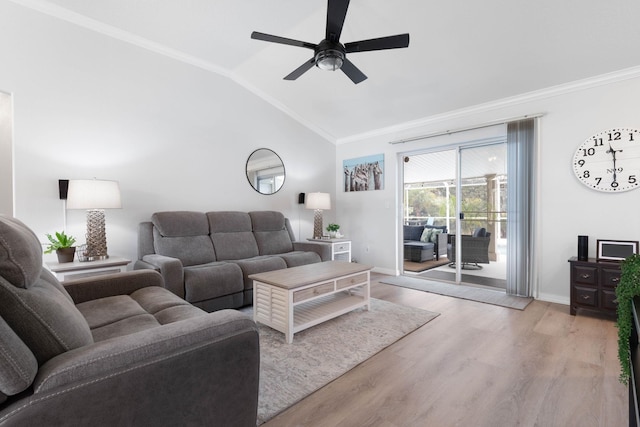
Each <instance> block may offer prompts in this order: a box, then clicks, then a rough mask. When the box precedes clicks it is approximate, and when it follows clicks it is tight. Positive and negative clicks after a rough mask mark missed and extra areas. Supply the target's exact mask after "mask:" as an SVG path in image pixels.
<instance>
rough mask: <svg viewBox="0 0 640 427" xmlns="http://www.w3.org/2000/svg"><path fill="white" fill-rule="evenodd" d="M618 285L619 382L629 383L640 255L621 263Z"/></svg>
mask: <svg viewBox="0 0 640 427" xmlns="http://www.w3.org/2000/svg"><path fill="white" fill-rule="evenodd" d="M621 270H622V273H621V275H620V283H619V284H618V286H616V297H617V299H618V308H617V314H618V320H617V323H616V325H617V327H618V359H619V360H620V369H621V373H620V382H622V383H623V384H628V383H629V378H630V376H631V359H630V356H631V355H630V352H629V340H630V338H631V332H632V330H633V326H632V322H633V309H632V304H633V298H634V297H635V296H638V295H640V255H638V254H634V255H631V256H630V257H628V258H626V259H625V260H624V261H622V264H621Z"/></svg>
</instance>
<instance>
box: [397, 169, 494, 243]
mask: <svg viewBox="0 0 640 427" xmlns="http://www.w3.org/2000/svg"><path fill="white" fill-rule="evenodd" d="M429 184H432V185H429ZM449 188H450V193H449V200H448V202H449V210H448V212H449V215H455V211H456V195H455V186H454V183H453V182H452V183H450V187H449ZM500 194H501V200H500V210H501V211H502V219H505V217H506V197H505V196H502V195H504V194H506V188H503V191H501V192H500ZM406 195H407V201H406V206H407V211H406V212H405V218H409V217H410V218H425V219H426V218H429V217H433V218H435V222H434V225H446V217H447V193H446V189H445V187H444V185H443V184H440V185H437V183H425V186H424V187H422V188H421V187H414V186H411V187H409V188H408V189H407V191H406ZM462 212H464V213H465V216H466V218H465V221H464V223H463V224H464V225H463V227H464V228H463V230H462V232H463V234H469V233H471V232H472V231H473V229H475V228H476V227H486V225H487V221H488V220H490V218H489V216H490V213H489V207H488V202H487V183H486V181H485V180H483V181H482V182H474V183H472V184H470V183H467V184H465V185H463V186H462ZM455 222H456V218H450V225H451V229H455ZM504 231H505V232H506V228H505V230H504ZM501 237H505V236H501Z"/></svg>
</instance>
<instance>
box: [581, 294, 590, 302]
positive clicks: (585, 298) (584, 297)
mask: <svg viewBox="0 0 640 427" xmlns="http://www.w3.org/2000/svg"><path fill="white" fill-rule="evenodd" d="M582 299H583V300H585V301H588V300H589V299H591V297H590V296H589V295H582Z"/></svg>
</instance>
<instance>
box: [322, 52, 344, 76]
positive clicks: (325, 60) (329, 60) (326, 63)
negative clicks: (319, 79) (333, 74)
mask: <svg viewBox="0 0 640 427" xmlns="http://www.w3.org/2000/svg"><path fill="white" fill-rule="evenodd" d="M343 62H344V53H342V52H341V51H339V50H336V49H327V50H322V51H320V52H318V53H317V55H316V67H318V68H320V69H321V70H329V71H335V70H339V69H340V67H342V64H343Z"/></svg>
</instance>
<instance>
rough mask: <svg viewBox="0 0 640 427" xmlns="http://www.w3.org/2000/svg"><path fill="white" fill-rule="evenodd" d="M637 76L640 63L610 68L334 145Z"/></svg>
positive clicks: (387, 135) (396, 132) (350, 137)
mask: <svg viewBox="0 0 640 427" xmlns="http://www.w3.org/2000/svg"><path fill="white" fill-rule="evenodd" d="M638 77H640V66H636V67H631V68H625V69H622V70H618V71H614V72H611V73H606V74H601V75H598V76H594V77H588V78H585V79H581V80H576V81H573V82H569V83H564V84H560V85H556V86H551V87H548V88H545V89H540V90H536V91H532V92H526V93H523V94H520V95H515V96H511V97H508V98H502V99H499V100H496V101H491V102H487V103H483V104H478V105H474V106H471V107H466V108H461V109H458V110H453V111H449V112H447V113H442V114H436V115H433V116H429V117H425V118H422V119H418V120H413V121H410V122H405V123H400V124H397V125H393V126H388V127H385V128H379V129H374V130H372V131H370V132H363V133H360V134H356V135H352V136H348V137H345V138H338V139H337V140H336V145H340V144H347V143H350V142H357V141H363V140H367V139H371V138H376V137H390V136H397V135H398V134H399V133H402V132H406V131H410V130H412V129H416V128H422V127H425V126H429V125H433V124H438V123H442V122H446V121H449V120H455V119H460V118H465V117H470V116H474V115H476V114H480V113H486V112H490V111H493V110H498V109H501V108H507V107H512V106H515V105H520V104H524V103H527V102H533V101H539V100H543V99H548V98H552V97H555V96H559V95H565V94H569V93H572V92H578V91H581V90H586V89H591V88H595V87H598V86H603V85H607V84H611V83H616V82H621V81H624V80H629V79H633V78H638Z"/></svg>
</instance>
